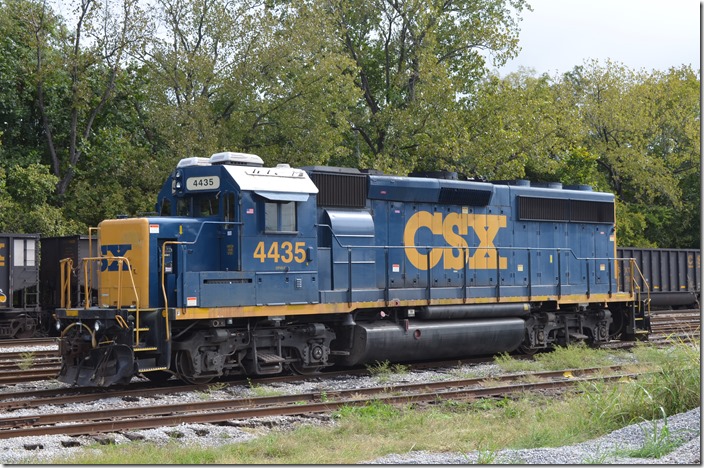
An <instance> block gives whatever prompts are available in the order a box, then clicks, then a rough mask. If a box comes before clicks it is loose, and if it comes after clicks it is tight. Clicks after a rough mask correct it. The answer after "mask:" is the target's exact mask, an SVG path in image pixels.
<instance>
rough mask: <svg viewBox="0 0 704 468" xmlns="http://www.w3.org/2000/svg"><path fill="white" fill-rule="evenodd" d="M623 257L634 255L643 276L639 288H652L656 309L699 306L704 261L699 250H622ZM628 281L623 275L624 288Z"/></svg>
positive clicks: (620, 254)
mask: <svg viewBox="0 0 704 468" xmlns="http://www.w3.org/2000/svg"><path fill="white" fill-rule="evenodd" d="M618 256H619V257H620V258H633V259H634V260H635V263H636V266H637V267H638V269H639V270H640V272H641V273H642V275H637V276H636V278H635V279H636V284H637V287H638V288H640V289H641V290H643V291H649V297H650V305H651V307H653V308H659V309H662V308H698V307H699V298H700V295H701V290H702V269H701V268H702V260H701V253H700V251H699V250H698V249H639V248H633V247H623V248H619V249H618ZM627 282H628V278H626V277H625V275H624V272H623V271H622V272H621V275H620V276H619V284H620V285H621V286H622V287H623V286H624V285H626V284H627Z"/></svg>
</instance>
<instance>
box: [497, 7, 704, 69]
mask: <svg viewBox="0 0 704 468" xmlns="http://www.w3.org/2000/svg"><path fill="white" fill-rule="evenodd" d="M528 3H529V4H530V5H531V6H532V7H533V11H532V12H530V11H524V12H523V13H522V17H523V20H522V21H521V22H520V23H519V28H520V29H521V31H520V34H519V41H520V42H519V46H520V47H521V48H522V50H521V52H520V54H519V55H518V57H517V58H515V59H512V60H511V61H509V62H508V63H507V64H506V65H505V66H503V67H501V68H498V69H497V71H498V72H499V74H500V75H501V76H505V75H506V74H508V73H511V72H514V71H517V70H518V69H519V67H526V68H532V69H534V70H535V71H536V72H537V73H538V74H542V73H547V74H548V75H551V76H553V75H555V74H556V73H564V72H567V71H569V70H571V69H572V68H574V67H575V66H576V65H582V64H584V63H585V61H586V60H589V59H598V60H599V61H600V62H601V63H604V62H605V61H606V59H607V58H610V59H611V60H613V61H616V62H621V63H623V64H624V65H626V66H627V67H629V68H631V69H634V70H640V69H645V70H646V71H652V70H653V69H656V70H663V71H664V70H667V69H669V68H670V67H677V66H680V65H683V64H689V65H691V66H692V68H693V69H694V70H698V69H699V68H700V49H701V38H700V28H701V25H700V1H699V0H528Z"/></svg>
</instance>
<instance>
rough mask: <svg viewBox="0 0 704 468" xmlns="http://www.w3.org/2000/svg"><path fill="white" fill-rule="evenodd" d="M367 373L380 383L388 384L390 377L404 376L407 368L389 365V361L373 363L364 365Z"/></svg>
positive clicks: (400, 365)
mask: <svg viewBox="0 0 704 468" xmlns="http://www.w3.org/2000/svg"><path fill="white" fill-rule="evenodd" d="M366 368H367V372H369V374H370V375H371V376H372V377H376V378H377V379H378V380H379V382H380V383H388V382H389V380H390V379H391V376H392V375H398V374H405V373H407V372H408V369H409V367H408V366H406V365H403V364H391V363H390V362H389V361H382V362H379V361H375V363H374V364H367V365H366Z"/></svg>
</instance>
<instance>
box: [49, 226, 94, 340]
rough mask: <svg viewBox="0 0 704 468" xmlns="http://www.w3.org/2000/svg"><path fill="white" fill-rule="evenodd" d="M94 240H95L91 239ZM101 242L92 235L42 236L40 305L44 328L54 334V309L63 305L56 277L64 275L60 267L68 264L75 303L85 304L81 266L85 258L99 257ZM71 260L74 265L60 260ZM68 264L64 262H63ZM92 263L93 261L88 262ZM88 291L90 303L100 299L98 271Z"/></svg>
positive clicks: (72, 296) (92, 278) (71, 291)
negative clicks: (98, 247) (91, 236)
mask: <svg viewBox="0 0 704 468" xmlns="http://www.w3.org/2000/svg"><path fill="white" fill-rule="evenodd" d="M91 240H92V242H91ZM97 245H98V242H97V241H96V240H95V239H90V238H89V236H85V235H81V236H61V237H42V240H41V264H40V266H41V271H40V274H39V279H40V286H41V308H42V312H43V316H44V318H43V325H44V327H43V328H44V331H48V332H49V333H50V334H55V333H54V332H55V330H54V327H53V326H52V323H53V319H52V314H53V311H54V309H56V308H57V307H60V306H61V285H60V284H59V283H58V281H57V280H56V278H60V277H61V268H62V267H63V268H65V267H68V268H70V270H71V274H70V282H71V283H70V288H69V290H70V294H71V301H72V302H73V303H78V304H85V301H86V288H85V286H86V284H85V277H86V275H84V274H83V271H81V269H82V268H83V262H82V260H81V259H82V258H85V257H95V256H97ZM66 259H70V260H71V264H70V265H67V266H62V263H61V261H62V260H64V261H66ZM63 265H65V264H63ZM89 265H90V264H89ZM90 278H91V284H90V285H89V291H88V294H89V295H90V301H91V303H95V302H96V300H97V284H98V279H97V278H98V276H97V272H95V271H92V272H91V275H90Z"/></svg>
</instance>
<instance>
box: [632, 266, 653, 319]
mask: <svg viewBox="0 0 704 468" xmlns="http://www.w3.org/2000/svg"><path fill="white" fill-rule="evenodd" d="M628 260H629V261H630V262H629V263H630V264H631V285H632V286H631V287H633V288H634V289H638V298H640V295H641V288H640V286H638V282H637V281H636V277H635V274H634V271H637V272H638V275H640V279H641V280H642V281H643V286H644V287H645V291H646V304H647V307H648V309H647V310H648V315H650V285H649V284H648V280H647V279H646V278H645V275H643V272H642V271H640V268H639V267H638V263H637V262H636V259H635V258H629V259H628ZM639 302H640V301H639Z"/></svg>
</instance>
